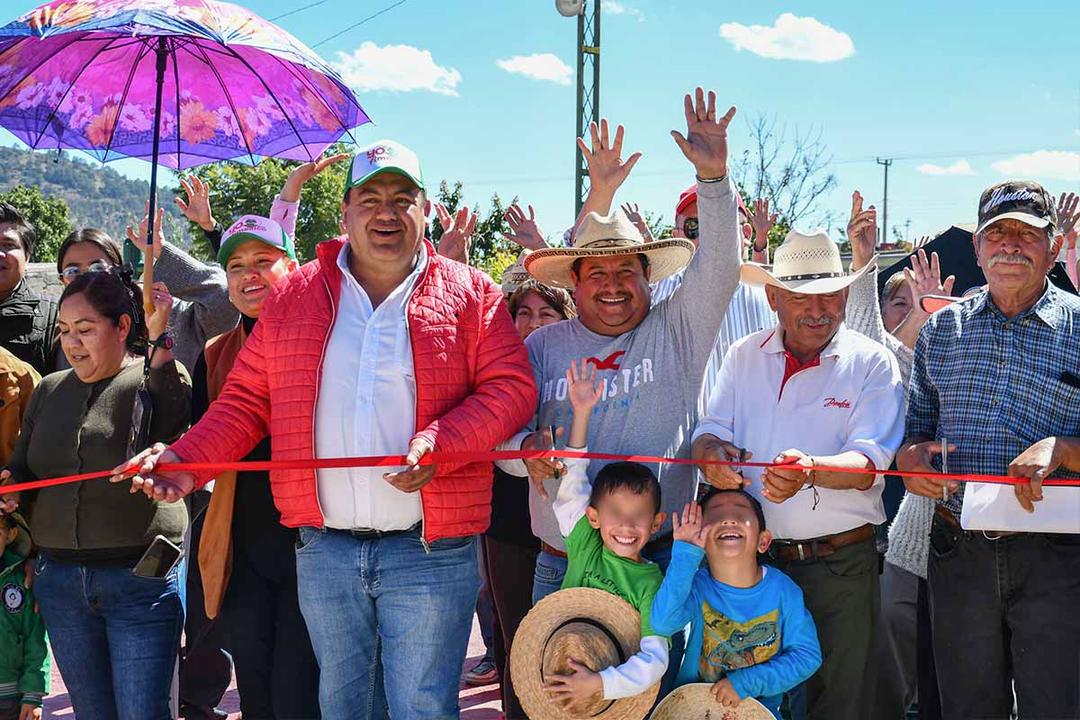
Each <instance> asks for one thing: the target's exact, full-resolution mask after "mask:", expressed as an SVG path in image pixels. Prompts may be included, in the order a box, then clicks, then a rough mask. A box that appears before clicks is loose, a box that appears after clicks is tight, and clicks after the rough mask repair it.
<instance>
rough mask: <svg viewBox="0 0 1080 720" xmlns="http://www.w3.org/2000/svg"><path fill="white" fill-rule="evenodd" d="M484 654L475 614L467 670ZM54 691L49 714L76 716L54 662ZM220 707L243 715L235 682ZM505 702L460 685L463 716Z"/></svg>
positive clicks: (235, 718)
mask: <svg viewBox="0 0 1080 720" xmlns="http://www.w3.org/2000/svg"><path fill="white" fill-rule="evenodd" d="M483 654H484V644H483V641H482V640H481V639H480V628H479V626H478V625H477V624H476V618H475V617H474V618H473V632H472V637H471V638H470V640H469V659H468V660H466V661H465V667H464V670H467V669H469V668H471V667H472V666H473V665H475V664H476V662H477V661H478V660H479V659H480V657H481V656H482V655H483ZM52 689H53V693H52V695H50V696H49V697H48V698H46V700H45V713H44V715H45V717H46V718H74V717H75V713H74V711H72V709H71V702H70V700H69V699H68V696H67V690H66V689H65V688H64V681H63V679H62V678H61V677H60V673H59V672H57V671H56V666H55V664H54V665H53V675H52ZM221 709H222V710H224V711H226V712H228V713H229V718H230V720H239V718H240V696H239V695H237V693H236V682H235V681H234V682H233V684H232V685H230V686H229V691H228V692H227V693H226V694H225V699H224V700H223V701H222V703H221ZM501 709H502V703H501V701H500V699H499V686H498V685H487V686H484V687H475V688H470V687H465V685H462V686H461V717H462V720H500V719H501V718H502V710H501Z"/></svg>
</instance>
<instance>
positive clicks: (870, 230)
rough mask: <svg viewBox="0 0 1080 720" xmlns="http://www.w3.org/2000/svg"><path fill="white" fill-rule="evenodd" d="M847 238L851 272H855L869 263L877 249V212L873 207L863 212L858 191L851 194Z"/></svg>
mask: <svg viewBox="0 0 1080 720" xmlns="http://www.w3.org/2000/svg"><path fill="white" fill-rule="evenodd" d="M847 237H848V242H849V243H850V244H851V271H852V272H855V271H856V270H861V269H862V268H863V267H865V266H866V264H867V263H868V262H870V259H871V258H872V257H874V249H875V248H876V247H877V210H876V209H874V206H873V205H871V206H870V207H869V208H867V209H866V210H863V196H862V193H860V192H859V191H858V190H856V191H855V192H853V193H851V218H850V219H849V220H848V226H847Z"/></svg>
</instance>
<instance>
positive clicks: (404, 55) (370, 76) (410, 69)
mask: <svg viewBox="0 0 1080 720" xmlns="http://www.w3.org/2000/svg"><path fill="white" fill-rule="evenodd" d="M334 64H335V65H336V66H337V70H338V72H340V73H341V77H342V79H344V80H345V83H346V84H348V85H349V86H351V87H353V88H356V89H357V90H387V91H390V92H411V91H413V90H427V91H428V92H433V93H438V94H440V95H455V96H456V95H457V94H458V92H457V86H458V83H460V82H461V73H459V72H458V71H457V70H455V69H454V68H452V67H443V66H442V65H439V64H437V63H436V62H435V59H434V58H433V57H432V56H431V52H430V51H429V50H421V49H420V48H415V47H413V46H412V45H383V46H381V47H380V46H379V45H376V44H375V43H373V42H371V41H367V42H365V43H363V44H362V45H361V46H360V47H358V48H357V49H356V50H354V51H353V52H352V53H343V52H339V53H338V60H337V62H336V63H334Z"/></svg>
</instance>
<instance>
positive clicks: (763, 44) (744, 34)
mask: <svg viewBox="0 0 1080 720" xmlns="http://www.w3.org/2000/svg"><path fill="white" fill-rule="evenodd" d="M720 37H722V38H724V39H725V40H727V41H728V42H729V43H731V44H732V45H734V46H735V49H736V50H749V51H750V52H752V53H754V54H755V55H760V56H761V57H767V58H772V59H774V60H808V61H810V62H833V61H836V60H843V59H844V58H846V57H851V56H852V55H854V54H855V43H853V42H852V41H851V36H849V35H848V34H847V33H844V32H841V31H839V30H837V29H835V28H832V27H829V26H828V25H826V24H824V23H822V22H821V21H819V20H817V19H816V18H812V17H797V16H795V15H793V14H791V13H784V14H783V15H781V16H780V17H778V18H776V23H775V24H774V25H772V26H771V27H770V26H768V25H743V24H741V23H724V24H723V25H721V26H720Z"/></svg>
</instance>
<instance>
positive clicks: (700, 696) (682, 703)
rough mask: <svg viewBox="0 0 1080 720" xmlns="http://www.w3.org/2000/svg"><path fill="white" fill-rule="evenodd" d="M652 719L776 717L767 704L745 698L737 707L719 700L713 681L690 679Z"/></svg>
mask: <svg viewBox="0 0 1080 720" xmlns="http://www.w3.org/2000/svg"><path fill="white" fill-rule="evenodd" d="M649 720H774V718H773V714H772V713H771V712H770V711H769V709H768V708H767V707H765V706H764V705H762V704H761V703H759V702H758V701H757V700H755V699H754V698H743V699H742V701H741V702H740V703H739V704H738V705H737V706H735V707H724V706H723V705H721V704H720V703H718V702H716V696H715V695H713V694H712V684H711V683H690V684H689V685H683V686H682V687H680V688H676V689H675V690H674V691H673V692H672V693H671V694H670V695H668V696H667V697H666V698H664V699H663V700H662V701H661V703H660V704H659V705H657V706H656V710H654V711H653V714H652V716H651V717H650V718H649Z"/></svg>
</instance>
